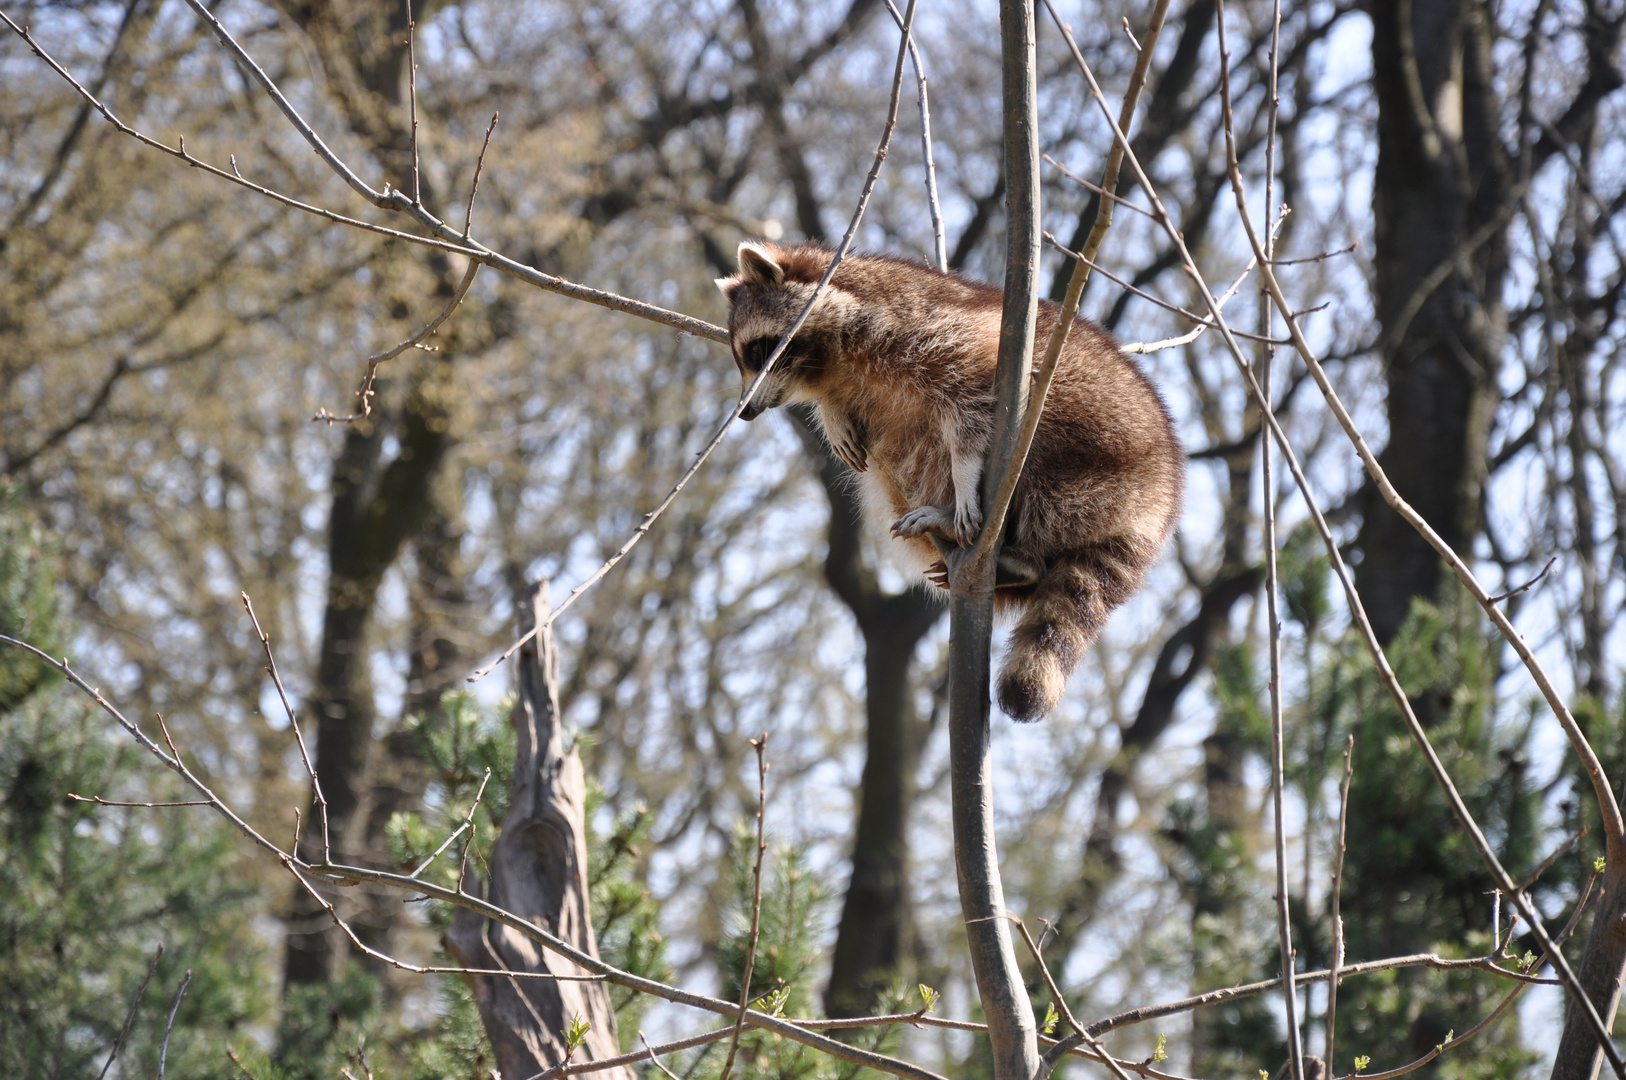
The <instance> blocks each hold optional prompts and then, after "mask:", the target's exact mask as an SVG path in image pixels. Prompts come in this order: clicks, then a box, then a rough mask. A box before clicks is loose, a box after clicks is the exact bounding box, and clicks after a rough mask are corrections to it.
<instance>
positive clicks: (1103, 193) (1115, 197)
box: [1044, 154, 1152, 217]
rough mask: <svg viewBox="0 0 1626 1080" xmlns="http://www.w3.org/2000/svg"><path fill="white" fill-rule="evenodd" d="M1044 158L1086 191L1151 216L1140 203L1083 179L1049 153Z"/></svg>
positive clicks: (1127, 208)
mask: <svg viewBox="0 0 1626 1080" xmlns="http://www.w3.org/2000/svg"><path fill="white" fill-rule="evenodd" d="M1044 159H1045V160H1046V161H1047V162H1049V163H1050V164H1051V165H1053V166H1055V168H1056V171H1057V172H1059V173H1061V174H1062V175H1063V176H1065V177H1066V178H1067V179H1069V180H1071V181H1072V182H1073V183H1075V184H1077V185H1078V186H1079V187H1082V188H1084V189H1085V190H1086V191H1090V192H1093V193H1094V194H1096V195H1099V196H1100V197H1101V198H1103V199H1111V200H1112V201H1113V202H1114V203H1116V204H1117V205H1119V206H1121V207H1123V208H1124V209H1125V210H1131V211H1133V212H1135V213H1137V214H1141V215H1144V216H1146V217H1151V216H1152V212H1151V211H1150V210H1148V209H1146V207H1144V206H1140V205H1138V204H1136V203H1135V202H1134V201H1132V200H1130V199H1126V198H1124V197H1123V196H1122V195H1119V194H1117V193H1116V192H1112V191H1108V190H1107V189H1106V188H1104V187H1102V186H1101V185H1100V184H1097V183H1095V182H1094V181H1092V180H1086V179H1084V178H1083V177H1082V176H1080V175H1078V174H1077V173H1075V172H1074V171H1073V170H1071V169H1069V168H1068V167H1067V166H1065V165H1063V164H1062V163H1061V162H1059V161H1057V160H1056V159H1055V158H1053V157H1051V156H1050V155H1049V154H1046V155H1045V156H1044Z"/></svg>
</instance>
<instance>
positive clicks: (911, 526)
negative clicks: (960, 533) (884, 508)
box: [892, 506, 958, 542]
mask: <svg viewBox="0 0 1626 1080" xmlns="http://www.w3.org/2000/svg"><path fill="white" fill-rule="evenodd" d="M927 533H932V534H933V535H936V536H941V537H942V538H943V539H944V540H951V541H955V542H958V538H957V537H956V536H955V535H954V520H953V518H951V517H950V516H949V515H948V513H946V512H945V511H944V510H943V509H942V508H941V507H937V506H917V507H915V508H914V509H913V510H911V511H909V512H908V513H907V514H905V515H903V516H902V517H901V518H899V519H898V520H897V521H896V522H894V523H893V525H892V535H893V536H896V537H897V538H898V539H899V540H912V539H914V538H915V537H917V536H925V535H926V534H927Z"/></svg>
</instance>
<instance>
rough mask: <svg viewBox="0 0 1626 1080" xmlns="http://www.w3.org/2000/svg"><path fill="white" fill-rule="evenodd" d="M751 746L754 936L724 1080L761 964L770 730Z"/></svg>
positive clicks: (749, 944)
mask: <svg viewBox="0 0 1626 1080" xmlns="http://www.w3.org/2000/svg"><path fill="white" fill-rule="evenodd" d="M750 742H751V749H753V750H755V751H756V754H757V850H756V862H755V863H754V864H753V865H752V867H751V936H750V938H749V939H748V941H747V942H746V946H745V974H744V975H743V976H742V977H741V979H740V1015H739V1019H737V1020H735V1021H734V1034H732V1035H730V1036H729V1038H728V1057H726V1058H725V1059H724V1060H723V1071H722V1073H721V1074H720V1075H721V1080H728V1075H729V1073H731V1072H733V1071H734V1055H735V1054H736V1053H738V1052H739V1048H740V1029H741V1028H742V1027H744V1026H745V1010H746V1008H747V1006H748V1005H749V1004H750V1001H751V975H752V972H753V970H754V969H755V967H756V963H757V939H758V934H759V933H760V931H761V929H762V856H763V855H764V854H765V853H766V852H767V850H768V841H767V837H766V835H765V833H764V829H765V828H766V815H767V810H768V761H767V759H766V758H765V757H764V756H763V755H764V754H765V753H766V751H767V749H768V733H767V732H766V731H764V732H763V733H762V737H761V738H760V739H752V740H750Z"/></svg>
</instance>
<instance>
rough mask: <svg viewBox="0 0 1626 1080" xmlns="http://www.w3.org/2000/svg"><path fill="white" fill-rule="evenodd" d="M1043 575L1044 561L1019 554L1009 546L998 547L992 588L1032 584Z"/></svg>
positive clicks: (1012, 587)
mask: <svg viewBox="0 0 1626 1080" xmlns="http://www.w3.org/2000/svg"><path fill="white" fill-rule="evenodd" d="M1043 576H1044V563H1042V562H1039V561H1038V560H1036V559H1030V558H1028V557H1027V556H1026V555H1020V554H1018V553H1016V552H1014V551H1012V550H1011V549H1010V548H1009V547H1002V548H1000V549H999V563H998V565H997V568H996V570H995V574H994V588H996V589H1016V588H1021V587H1022V586H1024V585H1032V584H1034V583H1035V582H1037V581H1038V580H1039V578H1041V577H1043Z"/></svg>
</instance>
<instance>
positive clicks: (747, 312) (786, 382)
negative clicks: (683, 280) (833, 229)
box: [717, 241, 844, 420]
mask: <svg viewBox="0 0 1626 1080" xmlns="http://www.w3.org/2000/svg"><path fill="white" fill-rule="evenodd" d="M820 257H822V258H823V260H824V261H823V262H822V263H820V262H818V260H819V258H820ZM830 258H831V255H830V253H828V252H824V251H822V250H819V249H813V248H807V249H803V248H782V247H780V246H778V245H776V244H767V243H755V242H752V241H746V242H745V243H743V244H741V245H740V254H739V259H740V269H739V272H738V273H736V274H734V275H733V276H731V277H726V278H718V279H717V288H719V289H721V290H722V293H723V298H724V299H726V300H727V301H728V336H729V341H730V343H731V344H732V346H733V349H734V364H735V366H736V367H738V368H739V370H740V394H741V396H742V397H743V396H744V394H745V391H746V390H747V389H748V388H749V387H750V385H751V384H752V383H753V382H755V381H756V378H757V375H758V374H759V373H760V372H761V371H762V368H763V366H764V365H765V364H767V362H768V358H769V357H770V356H772V355H773V351H774V348H775V347H776V346H777V345H778V344H779V339H780V338H782V337H784V336H785V332H786V331H787V330H789V329H790V327H791V324H792V323H794V322H795V321H796V316H797V315H799V314H800V313H801V310H802V308H803V306H805V305H806V303H807V301H808V299H809V298H810V297H811V296H812V295H813V288H814V285H815V283H816V281H817V279H818V277H819V276H820V275H821V274H822V273H823V271H824V268H825V267H826V266H828V265H829V259H830ZM804 263H805V264H807V265H803V264H804ZM810 275H811V279H812V280H808V278H809V276H810ZM842 295H844V294H841V292H840V290H838V289H835V288H833V287H827V288H826V290H825V293H824V294H823V295H822V296H821V297H820V300H819V304H818V307H817V308H815V310H814V316H813V317H812V318H810V319H809V320H808V321H807V322H805V323H803V324H802V327H801V329H800V330H798V331H797V332H796V337H794V338H792V339H791V342H790V345H789V346H787V347H786V349H785V352H784V353H783V354H782V355H781V356H780V357H779V359H778V360H777V361H776V362H775V363H774V366H773V370H772V371H770V372H769V373H768V377H767V379H766V380H765V381H764V382H763V384H762V386H761V387H759V388H758V389H757V392H756V394H755V395H753V396H752V398H751V401H750V403H749V404H748V405H746V407H745V409H744V410H743V411H741V413H740V416H741V417H742V418H743V419H746V420H754V419H756V418H757V417H758V416H760V415H761V414H762V413H764V412H766V411H767V410H769V409H774V408H778V407H779V406H781V405H785V404H788V403H789V402H791V401H793V400H797V399H799V398H800V397H802V396H804V392H805V391H806V390H807V388H808V383H809V382H810V381H815V382H816V381H817V380H818V378H819V377H820V376H822V375H823V373H824V366H825V362H826V360H827V355H826V353H827V347H826V345H825V340H826V339H825V334H824V332H823V331H824V326H823V324H824V323H825V322H826V321H828V319H829V317H830V314H831V313H832V312H833V310H834V308H835V307H838V306H839V302H840V297H841V296H842Z"/></svg>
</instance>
